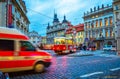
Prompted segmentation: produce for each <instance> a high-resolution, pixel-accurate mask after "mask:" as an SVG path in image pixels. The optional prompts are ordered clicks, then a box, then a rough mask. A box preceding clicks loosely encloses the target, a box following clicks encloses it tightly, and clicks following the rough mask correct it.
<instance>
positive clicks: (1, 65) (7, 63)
mask: <svg viewBox="0 0 120 79" xmlns="http://www.w3.org/2000/svg"><path fill="white" fill-rule="evenodd" d="M13 55H14V41H13V40H6V39H0V70H1V71H5V70H6V69H9V68H14V67H15V63H14V62H15V60H14V58H13Z"/></svg>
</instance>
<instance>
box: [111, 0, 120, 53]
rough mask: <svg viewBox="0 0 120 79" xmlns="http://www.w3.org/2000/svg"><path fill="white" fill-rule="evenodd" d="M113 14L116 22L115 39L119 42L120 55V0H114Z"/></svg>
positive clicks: (119, 51) (119, 50)
mask: <svg viewBox="0 0 120 79" xmlns="http://www.w3.org/2000/svg"><path fill="white" fill-rule="evenodd" d="M113 12H114V20H115V33H116V34H115V37H116V40H117V51H118V54H119V55H120V0H113Z"/></svg>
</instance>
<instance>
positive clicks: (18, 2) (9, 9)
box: [0, 0, 30, 35]
mask: <svg viewBox="0 0 120 79" xmlns="http://www.w3.org/2000/svg"><path fill="white" fill-rule="evenodd" d="M26 13H27V10H26V5H25V2H24V1H23V0H0V27H8V28H16V29H18V30H19V31H21V32H22V33H24V34H26V35H27V34H28V32H29V24H30V22H29V20H28V18H27V15H26Z"/></svg>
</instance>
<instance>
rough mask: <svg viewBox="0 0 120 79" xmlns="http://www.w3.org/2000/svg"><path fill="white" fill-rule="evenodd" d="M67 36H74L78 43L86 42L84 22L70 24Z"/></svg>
mask: <svg viewBox="0 0 120 79" xmlns="http://www.w3.org/2000/svg"><path fill="white" fill-rule="evenodd" d="M66 37H68V38H73V40H74V41H75V43H76V45H79V44H83V42H84V24H79V25H76V26H70V27H69V28H68V29H67V30H66Z"/></svg>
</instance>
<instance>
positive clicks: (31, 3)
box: [24, 0, 112, 35]
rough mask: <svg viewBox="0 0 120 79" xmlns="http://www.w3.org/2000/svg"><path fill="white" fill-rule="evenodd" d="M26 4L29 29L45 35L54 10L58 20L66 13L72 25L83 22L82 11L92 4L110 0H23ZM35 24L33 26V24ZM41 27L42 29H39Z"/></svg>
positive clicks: (100, 3) (88, 9) (110, 1)
mask: <svg viewBox="0 0 120 79" xmlns="http://www.w3.org/2000/svg"><path fill="white" fill-rule="evenodd" d="M24 1H25V2H26V6H27V10H28V13H27V16H28V18H29V20H30V22H31V24H30V31H32V30H35V31H37V32H39V33H40V34H43V35H45V33H46V27H47V25H44V27H43V24H48V22H50V24H51V25H52V21H53V15H54V10H55V11H56V12H57V14H58V18H59V20H60V21H62V20H63V16H64V15H66V17H67V20H69V21H71V22H72V23H73V25H77V24H78V23H83V18H82V17H83V14H84V12H87V11H90V8H94V6H98V5H99V6H100V7H101V5H102V4H105V5H107V4H112V0H84V1H83V0H24ZM34 25H35V26H34ZM41 29H42V31H41Z"/></svg>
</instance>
